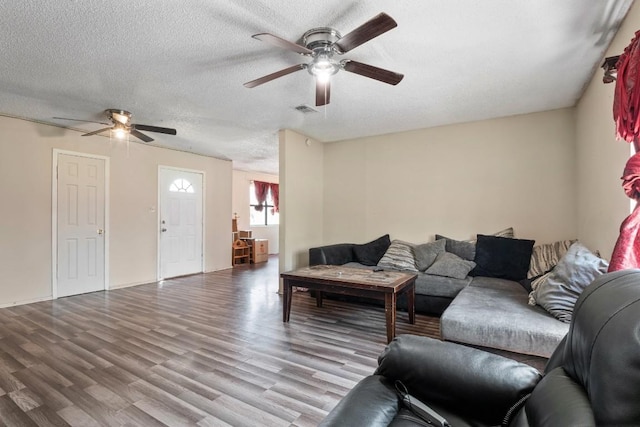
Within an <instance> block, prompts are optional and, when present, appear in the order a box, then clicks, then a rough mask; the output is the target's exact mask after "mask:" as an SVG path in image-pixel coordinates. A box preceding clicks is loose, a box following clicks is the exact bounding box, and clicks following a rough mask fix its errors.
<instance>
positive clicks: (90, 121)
mask: <svg viewBox="0 0 640 427" xmlns="http://www.w3.org/2000/svg"><path fill="white" fill-rule="evenodd" d="M52 119H57V120H71V121H74V122H84V123H97V124H99V125H110V124H111V123H105V122H94V121H93V120H80V119H69V118H67V117H52Z"/></svg>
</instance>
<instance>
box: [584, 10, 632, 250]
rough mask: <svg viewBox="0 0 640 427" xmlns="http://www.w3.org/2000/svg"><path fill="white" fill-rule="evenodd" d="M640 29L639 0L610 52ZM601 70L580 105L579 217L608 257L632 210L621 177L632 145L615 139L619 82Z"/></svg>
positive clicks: (589, 239) (589, 240) (588, 238)
mask: <svg viewBox="0 0 640 427" xmlns="http://www.w3.org/2000/svg"><path fill="white" fill-rule="evenodd" d="M638 28H640V4H639V3H637V2H636V3H635V4H634V5H633V6H632V7H631V10H630V11H629V13H628V15H627V17H626V19H625V21H624V23H623V25H622V27H621V28H620V30H619V31H618V34H617V35H616V37H615V39H614V41H613V43H612V44H611V46H610V47H609V49H608V50H607V53H606V55H605V56H614V55H620V54H621V53H622V52H623V50H624V48H625V47H626V46H627V45H628V44H629V42H630V41H631V39H632V38H633V36H634V33H635V31H637V29H638ZM602 75H603V73H602V70H601V69H599V68H598V69H597V70H596V72H595V74H594V76H593V79H592V80H591V82H590V84H589V86H588V87H587V90H586V92H585V94H584V95H583V97H582V98H581V99H580V102H579V103H578V106H577V108H576V112H577V113H576V122H577V125H576V129H577V132H576V139H577V153H576V155H577V159H578V171H577V193H578V216H577V222H578V235H579V236H580V239H581V240H582V241H583V242H584V243H585V244H586V245H587V246H589V247H590V248H593V249H599V250H600V251H601V253H602V256H603V257H605V258H607V259H608V258H609V257H610V256H611V251H612V250H613V246H614V244H615V241H616V239H617V237H618V230H619V227H620V223H621V222H622V220H623V219H624V218H625V217H626V216H627V215H628V214H629V211H630V201H629V199H628V198H627V197H626V196H625V195H624V193H623V191H622V187H621V185H620V184H621V181H620V176H621V175H622V171H623V169H624V165H625V163H626V161H627V159H628V158H629V154H630V149H631V147H630V146H629V144H628V143H626V142H623V141H616V140H615V124H614V122H613V113H612V107H613V92H614V88H615V84H603V83H602Z"/></svg>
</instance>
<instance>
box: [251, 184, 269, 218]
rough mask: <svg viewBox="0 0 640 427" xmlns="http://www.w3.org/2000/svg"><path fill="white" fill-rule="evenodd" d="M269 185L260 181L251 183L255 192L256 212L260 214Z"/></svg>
mask: <svg viewBox="0 0 640 427" xmlns="http://www.w3.org/2000/svg"><path fill="white" fill-rule="evenodd" d="M269 185H270V184H269V183H268V182H262V181H253V186H254V188H255V190H256V199H257V200H258V206H256V207H255V208H256V210H257V211H258V212H262V207H263V206H264V202H265V200H267V191H269Z"/></svg>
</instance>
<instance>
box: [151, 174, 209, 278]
mask: <svg viewBox="0 0 640 427" xmlns="http://www.w3.org/2000/svg"><path fill="white" fill-rule="evenodd" d="M159 175H160V176H159V184H160V189H159V194H160V224H159V229H160V263H159V264H160V268H159V276H160V277H159V279H166V278H169V277H176V276H184V275H185V274H193V273H201V272H202V271H203V270H204V269H203V264H202V232H203V225H202V184H203V175H202V173H199V172H189V171H183V170H177V169H171V168H163V167H161V168H160V172H159Z"/></svg>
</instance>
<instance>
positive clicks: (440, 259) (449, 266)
mask: <svg viewBox="0 0 640 427" xmlns="http://www.w3.org/2000/svg"><path fill="white" fill-rule="evenodd" d="M475 265H476V264H475V263H474V262H473V261H467V260H465V259H462V258H460V257H459V256H458V255H455V254H452V253H451V252H441V253H440V254H438V256H437V257H436V260H435V261H434V263H433V264H431V267H429V268H427V269H426V271H425V274H433V275H434V276H444V277H453V278H454V279H464V278H465V277H467V275H468V274H469V272H470V271H471V270H472V269H473V267H475Z"/></svg>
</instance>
